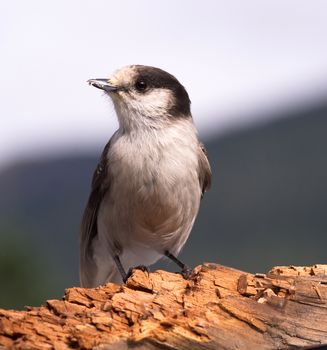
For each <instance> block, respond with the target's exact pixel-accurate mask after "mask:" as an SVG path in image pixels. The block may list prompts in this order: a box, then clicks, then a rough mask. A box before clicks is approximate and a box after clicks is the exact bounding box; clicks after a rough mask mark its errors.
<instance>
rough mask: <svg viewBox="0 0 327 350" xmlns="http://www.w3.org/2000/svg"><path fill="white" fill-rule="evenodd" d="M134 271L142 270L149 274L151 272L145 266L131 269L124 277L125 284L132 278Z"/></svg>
mask: <svg viewBox="0 0 327 350" xmlns="http://www.w3.org/2000/svg"><path fill="white" fill-rule="evenodd" d="M134 270H141V271H143V272H147V273H149V272H150V270H149V268H148V267H147V266H145V265H139V266H134V267H130V268H129V270H128V271H127V274H126V276H125V277H124V283H126V281H127V280H128V279H129V278H130V277H131V276H132V274H133V271H134Z"/></svg>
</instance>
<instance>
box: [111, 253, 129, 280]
mask: <svg viewBox="0 0 327 350" xmlns="http://www.w3.org/2000/svg"><path fill="white" fill-rule="evenodd" d="M114 261H115V263H116V266H117V269H118V271H119V273H120V275H121V277H122V279H123V281H124V283H125V282H126V281H127V279H128V277H129V276H128V274H127V273H126V271H125V269H124V267H123V265H122V263H121V261H120V259H119V255H114Z"/></svg>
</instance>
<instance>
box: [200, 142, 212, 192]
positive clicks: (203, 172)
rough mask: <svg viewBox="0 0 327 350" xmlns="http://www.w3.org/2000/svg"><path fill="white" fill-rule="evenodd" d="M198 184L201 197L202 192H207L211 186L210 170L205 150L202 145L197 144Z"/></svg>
mask: <svg viewBox="0 0 327 350" xmlns="http://www.w3.org/2000/svg"><path fill="white" fill-rule="evenodd" d="M198 157H199V182H200V186H201V189H202V196H203V194H204V192H206V191H208V190H209V188H210V186H211V168H210V164H209V161H208V157H207V150H206V149H205V147H204V145H203V144H202V143H200V144H199V152H198Z"/></svg>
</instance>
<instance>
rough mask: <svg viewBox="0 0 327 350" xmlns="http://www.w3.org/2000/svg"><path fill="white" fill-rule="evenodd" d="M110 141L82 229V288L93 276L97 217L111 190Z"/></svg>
mask: <svg viewBox="0 0 327 350" xmlns="http://www.w3.org/2000/svg"><path fill="white" fill-rule="evenodd" d="M109 147H110V141H109V142H108V143H107V144H106V146H105V148H104V150H103V152H102V155H101V159H100V162H99V164H98V166H97V168H96V170H95V172H94V175H93V179H92V189H91V194H90V196H89V199H88V202H87V206H86V208H85V211H84V214H83V218H82V224H81V229H80V278H81V284H82V286H86V285H88V282H87V281H89V280H90V279H91V278H92V277H93V276H88V275H89V274H91V273H92V265H93V264H94V262H93V258H92V241H93V239H94V238H95V237H96V236H97V233H98V232H97V217H98V211H99V207H100V204H101V202H102V199H103V197H104V195H105V193H106V192H107V191H108V190H109V187H110V181H109V178H108V173H107V172H108V170H107V169H108V158H107V155H108V149H109Z"/></svg>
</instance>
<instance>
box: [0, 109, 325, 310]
mask: <svg viewBox="0 0 327 350" xmlns="http://www.w3.org/2000/svg"><path fill="white" fill-rule="evenodd" d="M206 146H207V149H208V153H209V158H210V162H211V165H212V168H213V177H214V178H213V186H212V189H211V191H210V192H208V193H207V194H206V195H205V197H204V199H203V201H202V207H201V210H200V215H199V217H198V219H197V221H196V224H195V227H194V229H193V232H192V234H191V237H190V239H189V241H188V242H187V245H186V247H185V249H184V250H183V252H182V255H181V258H182V259H183V260H184V261H185V262H187V263H188V264H190V265H195V264H198V263H201V262H203V261H216V262H220V263H223V264H227V265H231V266H235V267H238V268H240V269H247V270H250V271H264V270H266V269H267V268H269V267H270V266H272V265H276V264H291V263H292V264H300V265H308V264H312V263H315V262H320V263H323V262H326V253H325V246H326V244H327V213H326V210H327V209H326V208H327V181H326V180H327V157H326V151H327V104H325V103H321V104H320V105H316V106H313V107H311V108H307V110H302V111H297V112H293V113H291V112H287V113H284V114H281V115H280V119H277V120H276V119H274V121H271V122H270V123H267V124H265V125H261V126H253V127H251V128H248V129H246V130H240V131H237V132H234V133H230V134H229V135H225V136H224V137H220V138H217V139H211V140H209V141H207V142H206ZM100 151H101V150H100V149H99V150H98V153H97V154H89V155H85V156H81V155H79V156H75V155H70V156H66V157H58V158H57V159H53V158H52V159H51V160H46V159H43V160H35V161H30V162H24V163H18V164H16V165H14V166H11V167H9V168H7V169H6V170H5V171H3V172H2V173H1V174H0V194H1V196H0V283H1V289H0V306H1V307H22V306H23V305H27V304H37V303H40V302H42V301H44V300H45V299H46V298H54V297H60V295H61V294H62V293H63V290H64V288H65V287H69V286H72V285H76V284H78V229H79V223H80V218H81V215H82V211H83V208H84V206H85V203H86V200H87V196H88V193H89V188H90V181H91V176H92V173H93V170H94V168H95V166H96V163H97V159H98V156H99V153H100ZM160 266H162V267H165V268H167V265H166V264H165V263H161V264H160ZM168 268H170V269H172V270H175V266H173V265H171V264H169V265H168Z"/></svg>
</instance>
